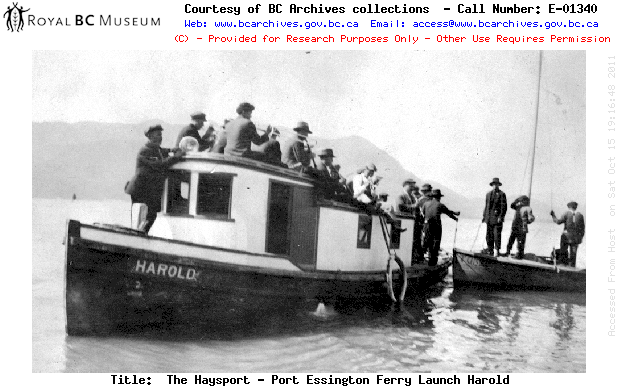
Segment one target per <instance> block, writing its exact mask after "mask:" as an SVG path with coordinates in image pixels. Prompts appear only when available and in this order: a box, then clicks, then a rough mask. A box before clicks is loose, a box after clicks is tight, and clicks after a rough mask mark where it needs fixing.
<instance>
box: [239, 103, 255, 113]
mask: <svg viewBox="0 0 620 388" xmlns="http://www.w3.org/2000/svg"><path fill="white" fill-rule="evenodd" d="M254 109H256V108H254V105H252V104H250V103H249V102H242V103H241V104H239V106H238V107H237V110H236V112H237V113H238V114H241V112H245V111H248V110H254Z"/></svg>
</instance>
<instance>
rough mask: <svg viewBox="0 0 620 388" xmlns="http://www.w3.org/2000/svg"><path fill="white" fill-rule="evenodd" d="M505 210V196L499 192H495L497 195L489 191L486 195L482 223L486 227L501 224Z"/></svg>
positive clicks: (506, 206)
mask: <svg viewBox="0 0 620 388" xmlns="http://www.w3.org/2000/svg"><path fill="white" fill-rule="evenodd" d="M507 210H508V205H507V201H506V194H504V192H503V191H501V190H497V193H496V192H495V190H491V191H489V192H488V193H487V197H486V202H485V205H484V213H483V214H482V222H485V223H486V224H487V225H497V224H501V223H503V222H504V218H505V217H506V211H507Z"/></svg>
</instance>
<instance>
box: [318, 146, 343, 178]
mask: <svg viewBox="0 0 620 388" xmlns="http://www.w3.org/2000/svg"><path fill="white" fill-rule="evenodd" d="M317 157H318V158H319V159H318V160H316V171H317V176H319V177H322V178H325V179H331V180H335V181H339V180H340V173H339V172H338V171H336V167H335V166H334V150H332V149H331V148H325V149H322V150H321V151H319V153H318V154H317Z"/></svg>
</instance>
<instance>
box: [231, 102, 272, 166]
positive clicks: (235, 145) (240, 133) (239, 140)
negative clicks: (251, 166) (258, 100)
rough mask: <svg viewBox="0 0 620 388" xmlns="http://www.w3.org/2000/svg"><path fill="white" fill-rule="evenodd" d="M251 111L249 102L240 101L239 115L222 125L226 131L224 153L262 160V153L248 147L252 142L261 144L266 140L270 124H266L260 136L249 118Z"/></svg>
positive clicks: (252, 108)
mask: <svg viewBox="0 0 620 388" xmlns="http://www.w3.org/2000/svg"><path fill="white" fill-rule="evenodd" d="M253 111H254V105H252V104H250V103H249V102H242V103H241V104H239V106H238V107H237V113H238V114H239V116H237V118H236V119H234V120H231V121H229V122H228V123H226V126H225V127H224V131H225V132H226V148H224V155H232V156H242V157H245V158H251V159H256V160H262V157H263V154H261V153H258V152H253V151H252V150H251V149H250V147H251V145H252V143H254V144H256V145H261V144H263V143H265V142H266V141H268V140H269V134H270V133H271V126H268V127H267V131H265V133H264V134H263V135H262V136H260V135H259V134H258V133H257V132H256V126H255V125H254V123H253V122H252V121H251V120H250V119H251V118H252V112H253Z"/></svg>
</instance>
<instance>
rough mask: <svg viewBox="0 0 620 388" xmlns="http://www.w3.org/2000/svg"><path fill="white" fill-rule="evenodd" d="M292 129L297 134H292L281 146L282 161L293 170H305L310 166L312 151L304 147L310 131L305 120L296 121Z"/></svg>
mask: <svg viewBox="0 0 620 388" xmlns="http://www.w3.org/2000/svg"><path fill="white" fill-rule="evenodd" d="M293 130H294V131H295V132H297V136H292V137H291V138H290V139H288V140H287V141H286V142H285V143H284V145H283V146H282V163H285V164H286V165H287V166H288V168H292V169H294V170H298V171H307V170H309V169H310V168H311V166H310V163H312V151H310V149H309V148H308V149H306V138H307V137H308V135H309V134H311V133H312V131H310V126H308V123H306V122H305V121H300V122H298V123H297V125H296V126H295V128H293Z"/></svg>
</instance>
